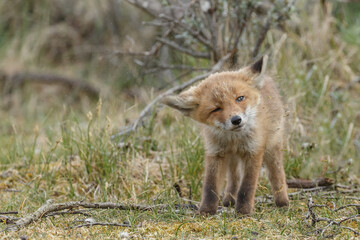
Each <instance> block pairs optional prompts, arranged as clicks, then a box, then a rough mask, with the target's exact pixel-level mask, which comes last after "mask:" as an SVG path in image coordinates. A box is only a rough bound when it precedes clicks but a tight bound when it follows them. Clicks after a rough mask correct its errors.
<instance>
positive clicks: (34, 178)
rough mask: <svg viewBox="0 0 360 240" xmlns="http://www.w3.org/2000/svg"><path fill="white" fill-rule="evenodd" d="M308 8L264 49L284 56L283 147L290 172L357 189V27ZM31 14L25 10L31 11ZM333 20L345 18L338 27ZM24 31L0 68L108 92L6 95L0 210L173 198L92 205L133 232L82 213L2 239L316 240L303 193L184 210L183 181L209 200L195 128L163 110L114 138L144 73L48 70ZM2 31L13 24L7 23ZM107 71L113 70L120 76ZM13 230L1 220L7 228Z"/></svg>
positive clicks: (137, 100)
mask: <svg viewBox="0 0 360 240" xmlns="http://www.w3.org/2000/svg"><path fill="white" fill-rule="evenodd" d="M307 6H308V5H306V4H305V3H299V5H298V9H299V10H298V13H297V14H295V15H294V16H293V17H292V19H291V23H292V24H293V25H295V26H293V27H290V28H289V29H288V34H287V40H286V41H285V43H284V46H282V47H281V48H279V50H278V51H277V52H276V49H277V46H276V44H277V41H275V40H274V39H280V37H281V34H282V33H280V32H279V31H276V30H274V31H271V32H270V33H269V34H268V36H267V39H268V41H267V45H266V46H267V48H270V49H272V50H273V52H275V53H276V54H275V55H274V56H275V57H274V61H273V62H271V65H270V70H271V71H272V72H273V73H274V75H275V76H276V81H277V83H278V85H279V86H280V89H281V92H282V95H283V96H285V99H286V105H287V108H288V110H289V117H288V144H287V147H286V148H285V149H284V156H285V159H286V161H285V169H286V173H287V176H288V178H291V177H296V178H298V177H300V178H312V179H313V178H318V177H332V178H334V179H335V180H336V181H337V182H339V183H344V184H353V185H358V184H359V183H360V179H359V171H360V170H359V169H360V163H359V159H360V147H359V146H360V125H359V122H360V121H359V118H360V115H359V113H360V104H359V103H360V96H359V94H358V91H359V86H354V87H353V88H350V89H347V88H344V87H345V86H346V85H347V84H348V83H349V82H350V81H351V80H352V79H353V78H354V77H355V76H356V75H359V72H360V69H359V65H358V62H359V60H360V54H359V51H358V48H359V45H358V44H356V42H354V41H353V39H354V37H353V36H349V34H350V35H351V34H352V32H351V31H345V30H344V29H343V28H346V29H350V27H352V26H355V24H354V25H351V26H350V27H349V28H348V26H345V24H343V23H342V21H343V20H341V19H340V18H336V19H334V18H333V17H331V16H330V17H324V16H321V9H320V7H319V6H318V5H317V4H315V3H312V5H311V6H313V8H312V9H311V10H309V9H307ZM27 7H28V6H27ZM24 8H25V6H24ZM23 13H24V14H25V15H26V14H27V13H28V11H27V10H23ZM40 13H41V14H40ZM40 13H39V16H40V17H39V19H40V20H41V19H48V17H49V16H46V13H44V12H40ZM9 14H10V13H9ZM44 14H45V15H44ZM308 16H310V17H308ZM24 19H27V17H26V16H24ZM40 20H38V21H40ZM300 20H301V22H300ZM335 20H337V21H338V22H336V23H333V22H334V21H335ZM24 21H25V20H24ZM41 21H43V20H41ZM353 22H356V21H353ZM35 23H36V21H35ZM41 24H45V23H41ZM41 24H40V25H41ZM334 24H342V25H334ZM40 25H38V26H37V27H39V26H40ZM41 26H42V25H41ZM338 26H341V27H340V28H339V27H338ZM24 28H25V26H24ZM24 28H22V29H21V30H19V32H15V33H12V32H11V31H15V29H11V31H10V32H8V33H7V34H6V35H4V36H6V39H5V40H4V39H2V40H1V42H2V43H4V46H3V47H1V49H0V53H1V58H2V59H3V61H2V63H1V64H0V65H1V68H5V69H7V70H8V71H10V70H11V71H12V70H14V69H15V70H16V69H21V68H25V69H34V68H45V67H46V68H47V69H52V70H54V71H58V72H65V73H69V74H72V75H75V76H79V77H85V78H86V79H89V81H91V82H98V83H101V82H100V81H99V80H97V79H99V78H102V77H103V78H104V83H106V85H105V86H104V89H103V91H104V92H105V94H104V97H103V98H102V99H101V101H98V102H93V101H91V100H89V99H87V98H86V97H80V98H77V97H76V96H68V93H67V92H65V91H64V90H61V89H58V88H56V87H51V88H43V87H41V86H33V85H28V86H25V87H24V89H19V90H17V91H15V92H14V93H13V94H12V95H10V96H5V95H3V93H1V94H2V95H1V97H2V98H1V100H0V121H1V126H0V193H1V194H0V203H1V204H0V205H1V207H0V211H19V213H20V215H21V216H24V215H26V214H29V213H31V212H33V211H34V210H36V209H37V208H39V207H40V206H41V205H42V204H43V203H44V202H45V201H46V200H47V199H53V200H54V201H55V202H63V201H70V200H81V199H85V200H87V201H114V202H123V203H139V204H160V203H166V204H169V206H170V207H169V210H168V211H167V212H165V213H164V212H157V211H150V212H139V211H114V210H101V211H97V210H92V211H90V212H91V214H92V217H93V218H94V219H96V220H98V221H105V222H118V223H121V222H124V221H127V222H129V223H130V224H131V225H132V226H133V227H132V228H117V227H102V226H96V227H91V228H81V229H72V230H66V229H65V228H66V227H68V226H70V225H73V224H74V221H76V220H79V219H84V218H85V217H83V216H65V217H64V216H61V217H60V216H57V217H49V218H46V219H44V220H41V221H39V222H36V223H33V224H32V225H30V226H29V227H27V228H26V229H23V230H20V231H19V232H15V233H12V232H6V233H0V234H1V235H0V236H1V238H4V239H12V238H15V237H20V236H25V235H26V236H28V237H30V238H35V239H39V238H46V239H48V238H54V239H57V238H79V237H80V238H94V239H104V238H105V239H113V238H117V237H118V236H119V234H121V232H124V231H125V232H128V233H129V235H130V236H131V237H133V238H135V239H137V238H153V239H162V238H164V239H189V238H198V239H200V238H220V239H231V237H234V236H236V237H238V238H239V239H243V238H245V239H249V238H251V239H252V238H259V239H263V238H270V239H279V238H295V239H300V238H316V237H315V236H314V235H308V233H309V232H311V231H313V230H314V229H315V228H314V227H312V226H311V225H310V222H309V221H308V220H305V215H306V211H307V207H306V200H301V199H295V200H292V201H291V203H290V207H289V209H286V210H285V209H278V208H276V207H275V206H274V205H273V204H267V203H266V204H265V203H257V204H256V211H255V214H254V215H252V216H250V217H243V218H241V217H239V216H236V214H235V213H234V212H233V210H231V209H229V210H227V211H225V212H223V213H221V214H218V215H215V216H212V217H201V216H198V215H194V214H193V213H186V212H184V211H180V212H178V211H175V208H174V206H175V204H177V203H181V202H182V199H181V198H180V197H179V196H178V194H177V192H176V191H175V189H174V187H173V185H174V184H175V183H177V184H178V185H179V186H180V188H181V190H182V192H183V194H184V197H185V198H190V196H191V199H192V200H194V201H200V197H201V186H202V182H201V176H202V171H203V153H204V149H203V144H202V139H201V137H199V135H200V134H199V132H200V131H199V128H198V126H197V125H196V124H195V123H194V122H193V121H191V120H189V119H187V118H184V117H182V116H181V115H180V114H178V113H176V112H174V111H172V110H169V109H163V110H161V111H160V112H158V113H157V114H154V115H153V116H152V117H150V119H149V121H148V122H147V123H148V124H147V125H146V126H145V127H144V128H141V129H139V131H137V132H136V133H135V134H133V135H131V136H129V137H126V138H123V139H116V140H115V141H114V140H111V138H110V136H111V135H112V134H113V133H116V132H117V131H118V130H119V128H120V127H121V126H124V125H126V124H127V122H128V121H130V120H132V119H135V118H136V117H137V114H138V113H139V111H140V110H141V109H142V107H143V106H144V105H145V104H146V102H148V101H149V100H150V99H152V98H153V96H154V95H156V92H155V93H154V92H153V90H151V91H150V90H149V88H150V87H147V86H146V85H145V86H142V87H141V88H140V90H136V91H134V90H133V89H132V87H131V86H130V85H129V82H130V81H129V79H132V78H133V77H134V76H136V74H132V73H134V71H133V69H131V68H130V67H129V69H128V70H127V71H129V74H126V75H131V76H130V77H128V76H122V72H120V71H119V70H116V69H115V67H114V66H112V67H111V66H110V65H111V64H109V65H107V64H106V63H105V62H101V61H99V60H97V58H96V57H94V58H91V59H89V61H83V60H82V61H80V60H74V61H75V63H72V62H71V61H68V60H66V61H64V60H61V61H63V62H62V63H61V64H56V62H55V63H54V62H51V63H49V64H48V65H46V64H45V65H44V63H45V62H46V60H44V59H42V58H40V57H39V56H38V55H37V54H36V53H34V52H30V53H29V52H28V53H27V54H30V55H29V56H27V57H26V58H22V56H23V54H25V53H24V51H25V50H24V49H23V48H20V49H18V46H19V45H17V44H20V45H21V46H23V47H24V48H25V45H26V43H27V42H26V41H27V39H28V38H27V37H28V32H27V31H28V30H27V29H24ZM0 29H1V31H5V30H4V28H3V27H1V28H0ZM324 29H326V30H327V31H325V30H324ZM107 36H108V35H107ZM272 39H273V40H272ZM355 39H356V38H355ZM22 41H23V42H22ZM102 41H106V39H103V40H102ZM7 47H9V48H10V50H6V48H7ZM16 49H18V51H17V50H16ZM34 51H35V50H34ZM24 59H26V61H25V60H24ZM125 68H126V66H122V68H121V69H125ZM109 70H114V72H112V73H113V74H114V75H113V76H112V74H109ZM114 79H115V80H116V81H115V80H114ZM121 81H123V82H121ZM137 81H138V82H140V83H142V82H143V81H142V80H137ZM119 82H120V83H119ZM123 83H124V84H123ZM34 93H38V94H34ZM131 96H135V97H131ZM304 143H306V144H312V143H314V144H313V146H314V147H313V148H311V149H310V148H308V147H303V146H305V145H306V144H304ZM4 189H17V190H21V192H5V191H3V190H4ZM257 194H258V195H265V194H270V191H269V183H268V181H267V179H266V177H265V176H262V177H261V179H260V183H259V186H258V191H257ZM314 200H315V202H316V203H323V204H329V203H330V202H331V201H334V203H335V204H336V206H341V205H343V204H348V203H351V202H353V203H354V201H351V200H346V199H345V198H342V197H340V196H339V198H338V199H335V200H331V201H330V200H328V199H324V198H321V197H317V196H315V197H314ZM355 202H356V201H355ZM317 212H318V213H319V214H320V215H321V216H323V217H329V218H336V217H338V216H349V215H350V214H354V212H353V209H347V210H344V211H343V212H340V213H339V214H338V216H335V215H334V214H333V213H332V212H330V211H327V210H323V209H319V210H317ZM139 224H141V226H139V227H137V226H138V225H139ZM320 226H322V225H321V224H319V225H318V226H317V227H320ZM346 226H349V227H352V228H354V229H359V228H360V225H359V223H358V222H355V221H352V222H351V221H349V222H347V223H346ZM4 227H5V225H4V224H2V225H0V229H1V228H4ZM334 231H335V232H336V231H340V230H339V229H334ZM337 238H339V239H351V238H354V235H353V234H351V233H349V232H348V231H346V230H341V231H340V233H339V235H337Z"/></svg>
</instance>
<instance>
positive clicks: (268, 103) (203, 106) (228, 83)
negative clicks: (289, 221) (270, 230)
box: [163, 56, 289, 215]
mask: <svg viewBox="0 0 360 240" xmlns="http://www.w3.org/2000/svg"><path fill="white" fill-rule="evenodd" d="M266 63H267V56H265V57H264V58H261V59H260V60H258V61H257V62H255V63H254V64H252V65H250V66H247V67H244V68H242V69H240V70H238V71H225V72H219V73H215V74H212V75H210V76H209V77H208V78H206V79H205V80H203V81H202V82H200V83H199V84H198V85H197V86H193V87H191V88H190V89H188V90H186V91H184V92H182V93H180V94H179V95H177V96H168V97H166V98H164V100H163V103H164V104H166V105H168V106H170V107H172V108H175V109H177V110H179V111H181V112H182V113H183V114H184V115H186V116H189V117H190V118H192V119H194V120H196V121H197V122H200V123H201V125H202V127H203V136H204V143H205V176H204V184H203V190H202V199H201V204H200V209H199V211H200V213H201V214H205V215H206V214H215V213H216V211H217V208H218V205H219V199H220V197H219V196H220V192H221V189H222V185H223V183H224V182H225V178H226V180H227V181H226V182H227V185H226V188H225V194H224V197H223V199H222V204H223V205H224V206H230V205H231V206H235V209H236V211H237V212H238V213H240V214H251V213H252V212H253V211H254V198H255V191H256V186H257V182H258V177H259V174H260V170H261V166H262V164H263V162H264V163H265V166H266V168H267V170H268V175H269V179H270V183H271V186H272V192H273V195H274V198H275V203H276V205H277V206H279V207H283V206H287V205H288V202H289V198H288V194H287V185H286V178H285V171H284V167H283V154H282V149H283V144H284V124H285V119H284V118H285V117H284V114H285V112H284V107H283V104H282V101H281V97H280V95H279V93H278V90H277V88H276V86H275V83H274V82H273V80H272V78H270V77H269V76H266V75H265V74H264V72H265V69H266Z"/></svg>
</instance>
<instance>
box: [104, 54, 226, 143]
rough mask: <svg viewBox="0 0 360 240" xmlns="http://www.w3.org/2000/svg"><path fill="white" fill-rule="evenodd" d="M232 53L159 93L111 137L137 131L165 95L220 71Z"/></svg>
mask: <svg viewBox="0 0 360 240" xmlns="http://www.w3.org/2000/svg"><path fill="white" fill-rule="evenodd" d="M230 56H231V54H227V55H226V56H224V57H223V58H221V59H220V60H219V61H218V62H217V63H216V64H215V65H214V66H213V67H212V68H211V71H209V72H207V73H204V74H201V75H199V76H196V77H194V78H192V79H190V80H189V81H187V82H185V83H183V84H181V85H179V86H175V87H172V88H170V89H169V90H167V91H166V92H163V93H161V94H160V95H158V96H157V97H156V98H155V99H153V100H152V101H151V102H150V103H149V104H148V105H147V106H146V107H145V108H144V109H143V110H142V111H141V113H140V115H139V117H138V119H136V120H135V121H134V122H133V123H132V124H130V125H129V126H127V127H125V128H123V129H122V130H121V131H120V132H119V133H117V134H114V135H112V136H111V139H115V138H117V137H121V136H124V135H127V134H129V133H131V132H133V131H135V130H136V129H137V128H138V127H139V126H140V125H142V124H143V121H144V118H145V117H146V116H148V115H149V114H150V113H152V112H153V111H154V109H155V107H156V104H157V103H158V102H159V101H160V100H161V99H162V98H164V97H166V96H168V95H170V94H173V93H177V92H180V91H182V90H183V89H185V88H187V87H188V86H190V85H192V84H194V83H195V82H197V81H200V80H202V79H205V78H207V77H208V76H210V75H211V74H212V73H214V72H217V71H219V70H220V69H221V68H222V67H223V65H224V64H225V63H226V61H227V60H228V59H229V58H230Z"/></svg>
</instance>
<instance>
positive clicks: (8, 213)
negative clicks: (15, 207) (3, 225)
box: [0, 211, 19, 215]
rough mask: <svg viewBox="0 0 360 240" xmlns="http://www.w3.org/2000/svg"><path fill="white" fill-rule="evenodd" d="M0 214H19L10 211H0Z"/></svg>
mask: <svg viewBox="0 0 360 240" xmlns="http://www.w3.org/2000/svg"><path fill="white" fill-rule="evenodd" d="M0 214H2V215H7V214H19V213H18V212H14V211H12V212H0Z"/></svg>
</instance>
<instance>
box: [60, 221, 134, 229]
mask: <svg viewBox="0 0 360 240" xmlns="http://www.w3.org/2000/svg"><path fill="white" fill-rule="evenodd" d="M92 226H112V227H131V225H130V224H124V223H106V222H92V223H84V224H80V225H76V226H71V227H68V228H66V229H74V228H81V227H92Z"/></svg>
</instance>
